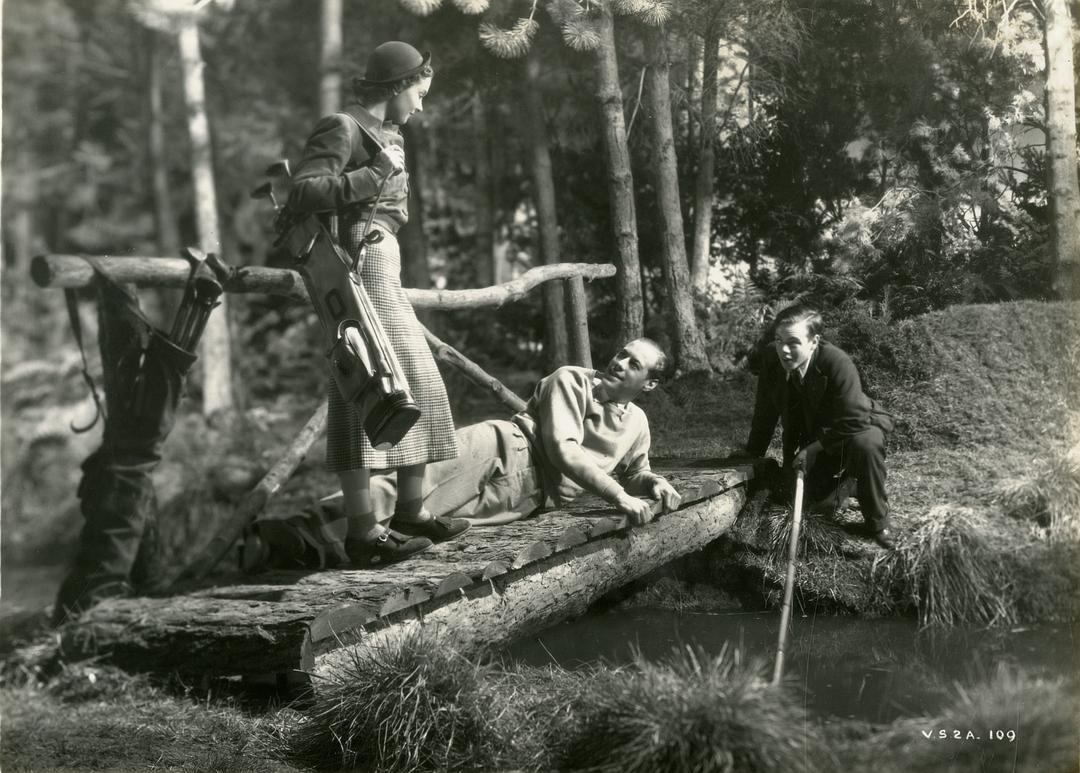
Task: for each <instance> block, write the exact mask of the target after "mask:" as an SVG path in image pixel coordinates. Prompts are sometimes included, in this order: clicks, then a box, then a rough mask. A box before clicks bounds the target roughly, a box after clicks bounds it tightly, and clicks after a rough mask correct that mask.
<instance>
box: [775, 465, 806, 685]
mask: <svg viewBox="0 0 1080 773" xmlns="http://www.w3.org/2000/svg"><path fill="white" fill-rule="evenodd" d="M805 474H806V473H805V472H804V471H803V470H799V471H798V472H797V473H796V474H795V511H794V512H793V513H792V517H791V548H790V549H789V550H788V565H787V579H786V580H785V581H784V606H783V608H782V609H781V611H780V639H779V641H778V642H777V644H776V666H775V667H774V668H773V677H772V683H773V684H774V685H777V684H780V678H781V677H782V676H783V675H784V645H785V644H787V633H788V623H789V622H790V621H791V596H792V593H793V592H794V590H795V558H796V556H797V555H798V553H799V525H800V524H801V523H802V504H803V476H804V475H805Z"/></svg>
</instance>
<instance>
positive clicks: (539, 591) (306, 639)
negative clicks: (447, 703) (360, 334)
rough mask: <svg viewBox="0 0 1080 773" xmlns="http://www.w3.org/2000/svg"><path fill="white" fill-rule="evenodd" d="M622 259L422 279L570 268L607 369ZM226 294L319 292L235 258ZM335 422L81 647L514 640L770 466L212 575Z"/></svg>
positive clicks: (507, 294)
mask: <svg viewBox="0 0 1080 773" xmlns="http://www.w3.org/2000/svg"><path fill="white" fill-rule="evenodd" d="M99 260H100V261H101V262H102V263H103V264H105V265H106V267H107V269H109V272H110V274H111V275H112V276H113V277H114V278H115V279H116V280H117V281H121V282H126V283H131V284H133V285H136V286H160V287H182V286H183V283H184V282H185V281H186V277H187V274H188V263H187V262H186V261H184V260H180V259H173V258H109V257H103V258H99ZM614 273H615V268H614V266H611V265H593V264H555V265H549V266H543V267H540V268H534V269H531V270H530V271H529V272H526V274H525V275H524V276H522V277H520V278H518V279H515V280H513V281H511V282H508V283H505V284H502V285H498V286H496V287H490V288H481V289H476V290H455V291H434V290H407V293H408V295H409V299H410V301H411V302H412V303H413V305H414V306H416V307H417V308H439V309H453V308H469V307H477V306H492V305H501V304H502V303H505V302H508V301H513V300H515V299H517V298H519V297H521V296H522V295H523V294H525V293H526V292H528V291H529V290H531V289H533V288H535V287H537V286H538V285H540V284H542V283H544V282H549V281H561V282H562V283H563V285H564V287H565V290H566V292H567V298H568V301H569V302H568V303H567V317H568V319H567V327H568V328H569V331H568V332H569V340H570V352H569V354H570V359H571V361H572V362H574V363H575V364H578V365H583V366H586V367H591V355H590V352H589V343H588V342H589V339H588V327H587V324H588V323H587V319H586V307H587V306H586V303H585V294H584V287H583V283H582V279H583V278H589V279H592V278H598V277H604V276H611V275H612V274H614ZM31 274H32V276H33V278H34V280H35V282H36V283H37V284H38V285H39V286H41V287H46V288H49V287H52V288H73V287H84V286H86V285H88V284H89V283H90V282H91V279H92V270H91V268H90V266H89V264H88V263H87V262H86V261H85V260H83V259H82V258H81V257H79V256H74V255H43V256H38V257H37V258H35V259H34V261H33V263H32V265H31ZM222 284H223V286H224V289H225V291H226V292H240V293H243V292H262V293H269V294H273V295H282V296H286V297H289V298H291V299H293V300H296V301H306V300H307V299H306V293H305V291H304V287H303V283H302V282H301V281H300V279H299V277H298V275H297V274H296V273H295V272H293V271H288V270H282V269H270V268H261V267H244V268H239V269H234V270H232V272H231V273H230V275H229V276H227V277H225V278H224V281H223V282H222ZM427 336H428V341H429V343H430V344H431V346H432V349H433V350H434V352H435V355H436V358H437V359H440V360H442V361H444V362H447V363H448V364H450V365H452V366H454V367H457V368H459V369H461V370H462V371H463V372H464V373H465V375H466V376H468V377H469V378H470V379H471V380H472V381H474V382H475V383H476V384H478V385H480V386H482V387H483V388H485V389H490V390H491V391H492V392H493V393H494V394H495V395H496V396H497V397H499V398H500V399H501V400H502V401H503V402H504V403H505V404H506V405H507V407H508V408H510V409H511V411H517V410H521V408H522V407H523V406H524V402H523V401H522V400H521V398H520V397H518V396H517V395H514V394H513V393H512V392H510V391H509V390H507V389H506V388H505V386H503V385H502V384H501V383H499V382H498V380H497V379H494V378H492V377H491V376H489V375H488V374H486V373H484V372H483V371H482V370H481V369H480V368H479V367H478V366H477V365H476V364H475V363H473V362H471V361H470V360H469V359H468V358H467V357H465V356H464V355H462V354H461V353H460V352H458V351H457V350H455V349H453V348H452V347H450V346H448V345H447V344H444V343H443V342H441V341H439V340H438V339H437V338H436V337H435V336H434V335H432V334H431V333H430V332H429V333H428V334H427ZM324 425H325V404H324V405H323V406H322V407H321V408H320V409H319V410H318V411H316V413H315V415H314V416H312V418H311V419H310V420H309V421H308V423H307V425H306V426H305V427H304V429H303V430H301V432H300V434H299V435H298V437H297V439H296V440H295V441H294V442H293V444H292V446H291V447H290V448H289V449H288V450H287V452H286V453H285V454H284V456H283V457H282V458H281V460H279V462H278V463H277V464H276V465H275V466H274V468H273V469H272V470H271V471H270V472H269V473H268V474H267V476H266V477H265V478H264V479H263V480H262V481H261V482H260V484H259V485H258V486H257V487H256V489H255V490H253V491H252V492H251V494H249V496H248V498H247V499H246V500H245V501H244V502H242V503H241V505H240V506H239V507H238V508H237V511H236V512H235V513H234V514H232V515H231V516H230V517H229V518H227V519H226V522H225V523H223V524H221V525H220V527H219V529H218V533H217V534H215V535H213V538H212V539H211V540H210V541H209V543H208V544H207V545H206V546H204V547H203V548H202V549H201V551H200V552H199V553H198V555H196V556H195V558H194V560H193V561H191V562H189V564H188V566H187V567H186V569H185V571H184V572H183V574H182V575H181V577H180V584H181V585H182V586H184V587H186V588H192V587H196V588H197V589H196V590H188V591H187V592H184V593H176V594H173V595H169V596H158V597H137V598H127V599H110V600H106V601H103V602H102V603H100V604H98V605H97V606H95V607H93V608H91V609H90V610H88V611H87V612H85V613H84V614H83V615H82V616H81V617H80V618H79V619H77V620H75V621H72V622H69V623H67V624H65V625H64V626H63V627H62V628H61V630H60V638H61V647H62V652H63V653H64V655H65V656H67V657H70V658H83V657H87V656H105V657H106V658H108V659H109V660H111V661H112V662H114V663H116V664H118V665H120V666H122V667H125V668H129V669H132V670H151V671H175V672H181V673H185V674H194V675H201V676H209V675H251V676H255V675H257V676H265V675H268V674H274V675H277V676H278V677H282V676H285V675H289V674H296V675H302V678H305V679H306V678H311V680H312V683H313V684H314V685H315V686H316V687H317V685H318V684H319V682H320V678H323V677H332V676H333V675H334V674H335V673H337V672H339V671H340V670H341V668H342V667H343V666H344V665H348V664H349V663H350V662H351V661H352V660H353V659H354V658H355V657H356V656H357V655H358V654H360V653H361V651H363V650H365V649H366V648H374V647H381V646H386V645H389V644H392V643H393V642H394V640H395V639H397V638H399V637H403V636H409V635H411V634H413V633H416V632H418V631H424V632H428V633H433V634H435V635H437V636H438V637H439V640H440V642H441V643H443V644H444V645H449V646H453V647H455V648H456V649H457V650H458V651H461V652H463V653H466V654H468V653H475V652H478V651H480V650H483V649H487V648H490V647H498V646H501V645H505V644H507V643H509V642H511V641H513V640H514V639H517V638H519V637H522V636H526V635H529V634H531V633H535V632H538V631H541V630H543V629H545V628H547V627H550V626H551V625H553V624H555V623H557V622H559V621H561V620H564V619H566V618H568V617H572V616H574V615H577V614H581V613H582V612H584V611H585V610H586V609H587V608H588V607H589V606H590V605H591V604H592V603H594V602H595V601H597V600H598V599H600V598H601V597H603V596H604V595H605V594H607V593H609V592H611V591H613V590H615V589H617V588H619V587H621V586H624V585H626V584H627V583H630V582H632V581H634V580H636V579H638V578H641V577H643V576H645V575H646V574H648V573H649V572H651V571H653V570H655V569H657V568H659V567H661V566H663V565H665V564H667V563H669V562H671V561H673V560H675V559H677V558H680V557H681V556H683V555H686V554H688V553H690V552H692V551H695V550H698V549H700V548H702V547H704V546H705V545H707V544H708V543H710V542H712V541H713V540H715V539H717V538H718V537H720V536H721V535H722V534H724V532H726V531H727V529H728V528H730V526H731V525H732V524H733V523H734V521H735V518H736V517H737V515H738V513H739V512H740V510H741V508H742V507H743V505H744V504H745V502H746V500H747V498H748V489H749V486H750V484H751V482H752V481H753V480H754V479H755V472H756V475H757V477H758V478H761V477H763V476H765V475H766V474H767V472H768V470H767V469H766V468H765V467H762V466H760V465H759V466H757V467H755V466H754V465H743V466H735V467H724V466H719V465H709V464H698V465H693V466H692V467H691V468H685V469H671V470H663V471H662V472H663V474H665V476H666V477H668V478H669V480H671V482H672V484H673V485H674V486H675V487H676V489H678V490H679V492H680V493H681V494H682V496H683V504H682V506H681V507H680V508H679V509H678V510H677V511H675V512H672V513H665V514H660V515H657V517H656V518H655V519H654V520H653V521H651V522H650V523H648V524H646V525H644V526H637V527H631V526H629V525H628V524H627V523H626V521H625V518H624V517H622V516H620V515H619V514H618V513H617V512H615V511H613V510H612V509H611V507H610V505H608V504H606V503H604V502H603V501H601V500H600V499H598V498H596V497H583V498H582V499H580V500H578V501H577V502H575V503H574V504H573V506H571V507H568V508H566V509H563V510H557V511H551V512H546V513H542V514H540V515H539V516H537V517H534V518H529V519H525V520H522V521H518V522H515V523H511V524H506V525H501V526H490V527H474V528H473V529H470V530H469V531H468V532H466V533H465V534H463V535H462V536H461V537H459V538H458V539H456V540H453V541H451V542H447V543H443V544H439V545H435V546H434V547H433V548H432V549H430V550H428V551H426V552H424V553H423V554H421V555H419V556H416V557H414V558H411V559H408V560H406V561H403V562H401V563H398V564H394V565H392V566H387V567H383V568H380V569H377V570H348V569H342V570H334V571H321V572H297V571H291V572H286V571H275V572H272V573H264V574H262V575H259V576H254V577H246V578H243V579H241V580H238V581H237V582H235V583H234V584H225V585H218V586H215V587H199V586H200V585H205V582H201V581H202V580H203V578H205V577H206V575H207V574H208V573H209V571H210V570H211V569H212V568H213V566H214V565H215V564H217V563H218V561H219V560H221V558H222V557H224V556H225V555H227V554H228V553H229V549H230V546H231V545H232V544H233V543H234V542H235V539H236V537H237V536H238V535H239V533H240V531H241V529H242V528H243V526H244V524H246V523H247V522H249V521H250V520H251V519H252V518H254V517H255V515H256V514H257V513H258V512H260V511H261V510H262V508H263V507H264V506H265V504H266V502H267V500H268V499H269V498H270V497H271V496H273V495H274V494H275V493H276V492H277V491H278V489H279V488H280V486H281V485H282V484H283V482H284V481H285V480H286V479H287V478H288V477H289V476H290V475H291V474H292V472H293V471H294V470H295V468H296V466H297V465H298V464H299V461H300V459H302V458H303V456H304V454H305V453H306V452H307V450H308V448H310V446H311V444H312V443H313V442H314V440H315V439H316V438H317V437H318V436H320V435H321V433H322V430H323V428H324Z"/></svg>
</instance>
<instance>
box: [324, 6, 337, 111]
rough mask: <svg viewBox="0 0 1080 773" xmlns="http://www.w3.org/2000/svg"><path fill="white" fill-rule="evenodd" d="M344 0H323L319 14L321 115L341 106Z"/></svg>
mask: <svg viewBox="0 0 1080 773" xmlns="http://www.w3.org/2000/svg"><path fill="white" fill-rule="evenodd" d="M341 3H342V0H322V2H321V4H320V15H319V33H320V36H321V46H320V48H319V115H320V116H323V115H330V113H336V112H337V111H338V110H339V109H340V108H341V23H342V5H341Z"/></svg>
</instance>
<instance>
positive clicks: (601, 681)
mask: <svg viewBox="0 0 1080 773" xmlns="http://www.w3.org/2000/svg"><path fill="white" fill-rule="evenodd" d="M764 670H765V664H764V663H763V662H762V661H752V662H745V661H743V659H742V658H741V656H740V655H739V653H738V651H737V650H731V649H726V648H725V649H724V650H723V651H722V652H721V653H720V654H719V655H717V656H716V657H714V658H709V657H708V656H707V655H704V654H702V653H700V652H696V651H694V650H693V649H690V648H687V649H684V650H677V651H676V652H675V653H674V654H673V656H672V657H671V659H669V660H668V661H667V662H664V663H650V662H647V661H645V660H643V659H642V658H641V657H640V656H639V657H638V658H637V660H636V662H635V663H634V664H633V665H632V666H631V667H629V668H627V669H619V670H615V671H599V670H598V671H595V672H594V673H593V674H592V678H590V679H587V680H582V682H581V684H580V688H579V693H578V694H577V695H576V696H575V697H573V702H572V704H571V706H570V707H569V709H568V710H567V712H566V713H567V714H569V715H570V716H572V717H573V723H572V724H568V726H566V727H564V728H562V733H561V735H562V737H561V738H560V739H559V748H558V749H557V750H556V757H557V762H558V765H559V767H560V768H564V769H572V770H589V771H596V772H597V773H604V772H606V771H611V773H616V772H618V773H635V772H637V771H640V772H641V773H646V772H648V771H657V770H669V771H732V770H738V771H747V772H748V773H754V772H755V771H799V770H818V769H822V770H831V769H834V766H833V765H832V764H831V763H832V760H831V759H830V758H829V754H828V752H827V751H826V750H825V749H824V746H823V744H822V743H821V740H820V738H819V736H818V731H817V730H816V729H810V727H811V726H808V725H806V723H805V722H804V719H805V717H804V714H803V709H802V707H801V705H800V704H799V703H798V702H797V701H795V700H793V699H792V698H791V696H789V695H788V694H787V693H785V692H784V691H782V690H779V689H776V688H772V687H770V686H769V685H768V683H767V682H766V681H765V680H764V678H763V673H764Z"/></svg>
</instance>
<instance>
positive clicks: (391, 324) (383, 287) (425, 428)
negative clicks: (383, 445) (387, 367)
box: [326, 217, 458, 472]
mask: <svg viewBox="0 0 1080 773" xmlns="http://www.w3.org/2000/svg"><path fill="white" fill-rule="evenodd" d="M350 220H352V222H351V223H350V222H349V221H350ZM342 221H343V222H342V223H341V225H342V228H341V234H340V238H341V242H342V245H343V246H344V247H345V248H346V249H347V250H348V251H349V252H350V253H351V254H353V255H354V256H355V250H356V248H357V246H358V245H359V243H360V238H361V237H362V236H363V228H364V222H363V218H360V217H357V218H355V219H352V218H342ZM360 280H361V281H362V282H363V284H364V288H365V289H366V290H367V292H368V296H369V297H370V298H371V303H372V305H373V306H374V307H375V313H376V314H377V315H378V317H379V321H380V322H381V323H382V326H383V329H384V330H385V331H386V336H387V338H388V339H389V340H390V345H391V346H392V347H393V349H394V352H395V353H396V354H397V356H398V360H399V361H400V362H401V369H402V370H403V371H404V373H405V378H406V380H407V381H408V382H409V388H410V389H411V391H412V394H413V397H414V398H415V399H416V402H417V404H418V405H419V406H420V411H421V415H420V420H419V421H417V422H416V424H415V425H414V426H413V428H412V429H410V430H409V432H408V433H407V434H406V435H405V437H404V438H402V440H401V442H400V443H398V444H397V445H396V446H394V447H393V448H391V449H390V450H388V451H376V450H375V449H374V448H373V447H372V446H371V443H370V442H369V441H368V438H367V434H366V433H365V432H364V428H363V425H362V424H361V423H360V421H359V418H358V416H357V413H356V410H355V408H354V407H353V406H352V404H351V403H346V402H345V401H344V400H342V398H341V394H340V393H339V392H338V390H337V386H336V385H334V383H333V382H332V381H331V383H330V384H329V389H328V396H329V412H328V415H327V422H326V466H327V469H328V470H330V471H331V472H342V471H344V470H356V469H369V470H380V469H389V468H397V467H406V466H409V465H414V464H425V463H429V462H438V461H442V460H444V459H453V458H454V457H456V456H457V453H458V449H457V440H456V438H455V437H454V419H453V416H452V415H451V413H450V403H449V401H448V400H447V398H446V387H445V386H444V385H443V380H442V376H441V375H440V374H439V369H438V367H437V366H436V364H435V358H434V357H432V355H431V349H430V348H429V347H428V344H427V341H426V340H425V339H424V331H423V329H422V328H421V327H420V323H419V321H417V319H416V314H415V313H414V312H413V309H412V305H411V304H410V303H409V300H408V298H406V296H405V291H404V290H403V289H402V287H401V251H400V249H399V247H398V242H397V238H396V237H395V236H394V235H393V234H390V233H386V232H385V231H384V236H383V239H382V241H380V242H378V243H377V244H372V245H369V246H368V247H367V249H366V250H365V257H364V265H363V267H362V268H361V269H360ZM331 378H332V377H331Z"/></svg>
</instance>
